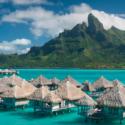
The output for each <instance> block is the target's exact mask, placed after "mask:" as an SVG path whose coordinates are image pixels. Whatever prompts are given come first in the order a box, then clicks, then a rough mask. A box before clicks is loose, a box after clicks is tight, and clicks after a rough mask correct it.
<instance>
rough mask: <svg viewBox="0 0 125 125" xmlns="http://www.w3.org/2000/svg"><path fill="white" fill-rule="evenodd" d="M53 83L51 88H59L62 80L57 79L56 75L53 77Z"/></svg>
mask: <svg viewBox="0 0 125 125" xmlns="http://www.w3.org/2000/svg"><path fill="white" fill-rule="evenodd" d="M51 82H52V85H51V86H50V88H49V90H55V89H57V88H58V83H59V82H60V80H59V79H57V78H56V77H54V78H53V79H51Z"/></svg>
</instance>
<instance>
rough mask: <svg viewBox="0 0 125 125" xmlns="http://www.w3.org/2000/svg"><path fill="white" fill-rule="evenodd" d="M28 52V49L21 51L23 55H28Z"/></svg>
mask: <svg viewBox="0 0 125 125" xmlns="http://www.w3.org/2000/svg"><path fill="white" fill-rule="evenodd" d="M29 51H30V48H26V49H25V50H22V53H23V54H25V53H28V52H29Z"/></svg>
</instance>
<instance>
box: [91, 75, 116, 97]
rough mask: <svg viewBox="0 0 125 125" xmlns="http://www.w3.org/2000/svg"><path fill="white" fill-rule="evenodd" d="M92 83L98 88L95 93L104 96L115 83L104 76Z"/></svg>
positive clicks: (97, 95)
mask: <svg viewBox="0 0 125 125" xmlns="http://www.w3.org/2000/svg"><path fill="white" fill-rule="evenodd" d="M92 85H93V86H94V87H95V89H96V92H95V95H94V96H96V97H99V96H102V95H103V94H104V93H105V92H106V91H108V90H110V89H111V88H113V87H114V85H113V83H112V82H109V81H108V80H107V79H105V78H104V77H103V76H102V77H100V78H99V79H97V80H96V81H95V82H93V83H92Z"/></svg>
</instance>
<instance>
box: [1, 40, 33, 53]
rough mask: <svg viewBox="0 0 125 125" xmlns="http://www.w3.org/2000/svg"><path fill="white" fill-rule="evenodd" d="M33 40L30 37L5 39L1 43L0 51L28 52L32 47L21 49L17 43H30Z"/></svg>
mask: <svg viewBox="0 0 125 125" xmlns="http://www.w3.org/2000/svg"><path fill="white" fill-rule="evenodd" d="M29 44H31V41H30V40H28V39H24V38H23V39H16V40H13V41H12V42H8V41H3V42H2V43H0V53H5V54H10V53H19V54H20V53H26V52H28V51H29V50H30V49H29V48H26V50H20V49H19V48H18V46H17V45H29Z"/></svg>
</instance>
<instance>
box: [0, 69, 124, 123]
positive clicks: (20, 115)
mask: <svg viewBox="0 0 125 125" xmlns="http://www.w3.org/2000/svg"><path fill="white" fill-rule="evenodd" d="M17 70H19V71H20V74H19V76H20V77H22V78H23V79H26V80H29V79H31V78H36V77H38V76H39V75H40V74H42V75H43V76H45V77H47V78H48V79H52V78H53V77H57V78H58V79H60V80H62V79H63V78H65V77H66V76H67V75H70V76H72V77H73V78H75V79H76V80H77V81H79V82H80V83H82V82H83V81H85V80H88V81H90V82H93V81H95V80H96V79H97V78H99V77H100V76H104V77H105V78H107V79H108V80H109V81H112V80H114V79H116V78H117V79H119V80H120V81H121V82H123V83H124V84H125V70H79V69H78V70H77V69H17ZM0 77H1V78H2V77H4V76H2V75H0ZM119 123H120V120H119V119H112V118H110V119H107V120H106V121H101V122H99V123H98V124H107V125H112V124H118V125H119ZM0 124H1V125H35V124H37V125H50V124H51V125H67V124H68V125H83V124H86V125H92V124H96V123H95V122H92V121H91V120H89V121H88V122H87V123H85V119H84V117H81V116H79V115H78V113H77V108H74V109H71V113H70V114H69V113H68V111H67V110H65V114H64V115H63V114H62V112H59V113H58V116H55V114H53V117H52V118H51V117H50V115H49V114H46V115H44V116H42V115H40V114H35V115H34V113H33V109H32V108H25V109H24V110H22V109H18V110H17V111H14V109H6V110H5V109H0ZM123 124H125V120H124V121H123Z"/></svg>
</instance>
